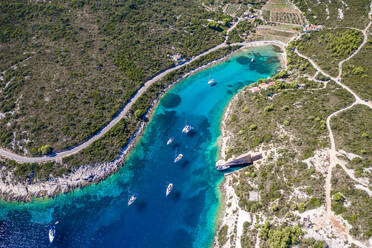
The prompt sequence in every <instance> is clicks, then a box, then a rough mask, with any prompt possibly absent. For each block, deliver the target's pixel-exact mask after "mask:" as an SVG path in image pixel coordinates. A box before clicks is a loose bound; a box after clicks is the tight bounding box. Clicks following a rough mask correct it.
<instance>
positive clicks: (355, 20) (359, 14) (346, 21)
mask: <svg viewBox="0 0 372 248" xmlns="http://www.w3.org/2000/svg"><path fill="white" fill-rule="evenodd" d="M293 2H294V4H296V5H297V7H298V8H299V9H300V10H301V11H302V13H304V15H305V16H306V19H307V20H308V21H309V22H310V23H313V24H321V25H326V26H328V27H335V26H338V27H356V28H360V29H363V28H365V26H366V25H367V23H368V12H369V5H370V1H369V0H342V1H306V0H294V1H293ZM327 10H328V13H327ZM340 10H341V11H342V14H343V16H340V13H339V11H340Z"/></svg>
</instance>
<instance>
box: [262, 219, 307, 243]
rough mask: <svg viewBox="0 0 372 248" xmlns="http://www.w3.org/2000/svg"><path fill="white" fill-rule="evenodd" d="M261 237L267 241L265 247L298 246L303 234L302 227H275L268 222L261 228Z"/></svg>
mask: <svg viewBox="0 0 372 248" xmlns="http://www.w3.org/2000/svg"><path fill="white" fill-rule="evenodd" d="M259 235H260V237H261V239H262V240H264V241H265V243H264V246H263V247H270V248H276V247H280V248H287V247H291V246H293V245H296V244H298V243H299V241H300V238H301V237H302V235H303V232H302V229H301V227H300V226H275V225H272V224H270V222H268V221H267V222H266V223H265V224H263V225H262V226H261V228H260V233H259Z"/></svg>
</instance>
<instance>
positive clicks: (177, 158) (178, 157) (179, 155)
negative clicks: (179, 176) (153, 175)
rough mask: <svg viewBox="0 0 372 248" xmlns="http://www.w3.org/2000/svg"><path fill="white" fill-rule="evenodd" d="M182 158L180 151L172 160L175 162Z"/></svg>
mask: <svg viewBox="0 0 372 248" xmlns="http://www.w3.org/2000/svg"><path fill="white" fill-rule="evenodd" d="M182 158H183V154H182V153H180V154H178V156H177V157H176V158H175V159H174V162H175V163H177V162H178V161H180V160H181V159H182Z"/></svg>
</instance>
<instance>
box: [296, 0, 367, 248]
mask: <svg viewBox="0 0 372 248" xmlns="http://www.w3.org/2000/svg"><path fill="white" fill-rule="evenodd" d="M371 13H372V2H371V12H370V14H369V18H370V19H372V15H371ZM371 25H372V22H371V21H370V22H369V24H368V25H367V27H366V28H365V29H364V30H360V31H361V32H362V33H363V36H364V39H363V42H362V43H361V44H360V46H359V47H358V49H357V50H355V51H354V53H353V54H351V55H350V56H349V57H348V58H346V59H344V60H342V61H340V62H339V64H338V70H339V72H338V75H337V77H332V76H330V75H329V74H327V73H326V72H324V71H323V70H322V69H321V68H320V67H319V66H318V65H317V64H315V62H314V61H313V60H312V59H310V58H309V57H307V56H305V55H303V54H301V53H299V52H298V50H297V49H296V50H295V52H296V54H297V55H298V56H300V57H302V58H304V59H306V60H308V61H309V62H310V63H311V64H312V65H313V67H314V68H315V69H316V70H317V72H316V74H318V73H319V72H320V73H322V74H323V75H325V76H327V77H329V78H331V80H333V81H334V82H336V84H338V85H340V86H341V87H342V88H344V89H345V90H347V91H348V92H349V93H351V94H352V95H353V96H354V98H355V101H354V102H353V103H352V104H351V105H349V106H348V107H345V108H343V109H340V110H338V111H336V112H333V113H332V114H331V115H329V116H328V118H327V129H328V132H329V139H330V143H331V148H330V150H329V167H328V172H327V177H326V182H325V201H326V214H327V218H329V220H330V221H331V222H332V223H333V225H334V226H335V227H336V228H337V229H338V230H340V231H341V232H342V233H344V234H345V237H346V238H347V239H348V240H349V241H350V242H351V243H354V244H357V245H358V246H360V247H366V246H365V245H364V244H363V243H362V242H360V241H358V240H355V239H354V238H353V237H352V236H351V235H350V234H349V230H348V228H347V227H346V226H344V225H343V224H341V223H340V222H339V221H338V220H336V218H335V216H334V214H333V212H332V209H331V204H332V200H331V189H332V182H331V181H332V170H333V168H335V167H336V165H337V164H340V166H341V167H342V169H343V170H344V171H345V172H346V174H347V175H348V176H349V177H350V178H351V179H352V180H354V181H355V182H358V183H359V184H361V185H363V186H366V187H368V186H369V185H368V183H365V182H363V181H361V180H359V179H357V178H356V177H355V176H354V174H353V173H352V172H351V171H350V170H348V169H347V168H346V167H345V165H344V164H343V163H342V162H341V161H340V160H339V159H338V158H337V155H338V152H337V149H336V144H335V140H334V135H333V132H332V128H331V119H332V117H334V116H336V115H338V114H339V113H341V112H343V111H346V110H348V109H351V108H352V107H354V106H355V105H357V104H361V105H365V106H367V107H369V108H370V109H372V103H371V102H370V101H368V102H365V101H363V100H362V99H361V98H360V97H359V96H358V95H357V94H356V93H355V92H354V91H352V90H351V89H350V88H349V87H348V86H346V85H344V84H343V83H341V76H342V65H343V64H344V63H345V62H346V61H349V60H350V59H351V58H352V57H354V56H355V55H356V54H357V53H359V51H360V50H361V49H362V48H363V47H364V45H365V44H366V43H367V40H368V35H367V31H368V29H369V28H370V26H371Z"/></svg>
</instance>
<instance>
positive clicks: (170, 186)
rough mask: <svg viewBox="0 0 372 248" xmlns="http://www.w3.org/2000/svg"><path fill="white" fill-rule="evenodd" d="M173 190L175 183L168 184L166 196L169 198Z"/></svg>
mask: <svg viewBox="0 0 372 248" xmlns="http://www.w3.org/2000/svg"><path fill="white" fill-rule="evenodd" d="M172 189H173V183H170V184H168V187H167V191H166V192H165V196H168V195H169V194H170V192H171V191H172Z"/></svg>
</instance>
